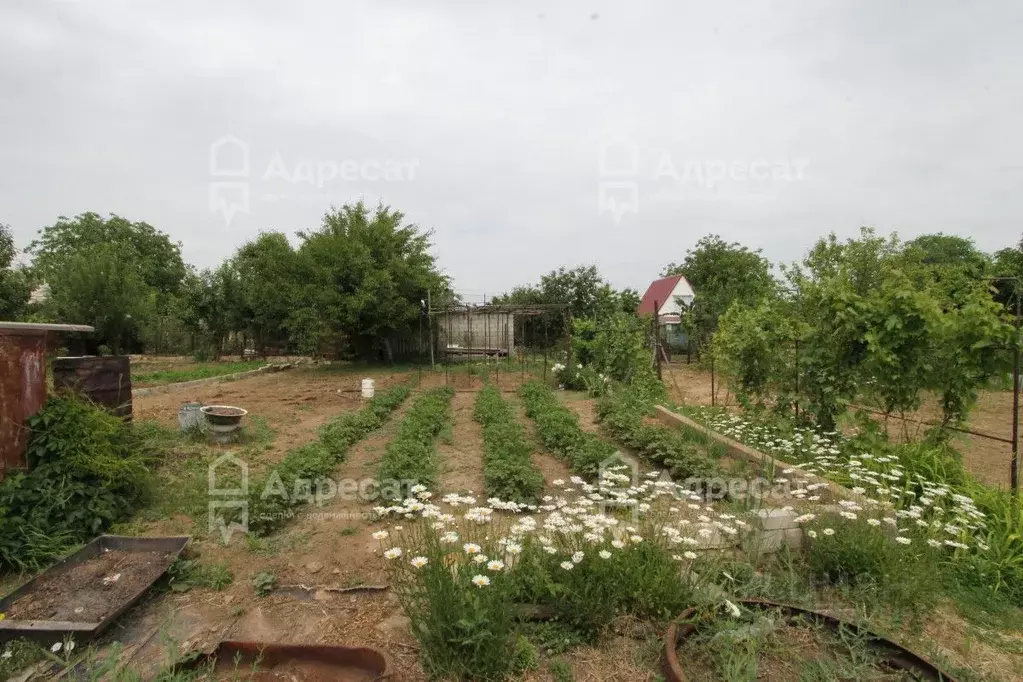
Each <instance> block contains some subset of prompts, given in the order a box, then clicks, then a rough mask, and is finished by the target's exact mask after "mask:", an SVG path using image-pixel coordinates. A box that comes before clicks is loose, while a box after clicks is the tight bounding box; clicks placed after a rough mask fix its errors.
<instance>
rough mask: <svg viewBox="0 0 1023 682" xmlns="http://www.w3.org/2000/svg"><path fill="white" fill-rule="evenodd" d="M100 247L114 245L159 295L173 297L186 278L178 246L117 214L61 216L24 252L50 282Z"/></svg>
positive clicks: (150, 226) (40, 231) (148, 228)
mask: <svg viewBox="0 0 1023 682" xmlns="http://www.w3.org/2000/svg"><path fill="white" fill-rule="evenodd" d="M101 244H116V245H117V247H118V248H119V250H120V253H122V254H124V256H125V257H126V258H127V259H128V263H127V264H128V265H130V266H131V267H132V268H133V269H134V270H135V271H136V273H138V276H139V278H140V279H141V280H142V282H143V283H144V284H145V285H146V286H149V287H152V288H153V289H154V290H156V291H157V292H158V293H160V294H174V293H177V292H178V290H179V289H180V287H181V283H182V281H183V280H184V277H185V264H184V262H183V261H182V260H181V244H180V243H175V242H172V241H171V240H170V237H168V236H167V235H166V234H164V233H163V232H160V231H159V230H157V229H156V228H155V227H153V226H152V225H150V224H148V223H145V222H132V221H130V220H128V219H126V218H122V217H121V216H118V215H111V216H110V217H109V218H107V219H105V220H104V219H103V218H102V217H101V216H99V215H98V214H96V213H82V214H81V215H78V216H75V217H74V218H67V217H65V216H60V217H59V218H57V222H55V223H54V224H53V225H49V226H47V227H44V228H42V229H41V230H39V236H38V237H37V238H36V239H35V240H33V241H32V243H30V244H29V245H28V249H27V251H28V252H29V253H31V254H32V255H33V256H34V259H33V263H32V265H33V267H34V268H35V269H36V270H37V271H38V273H39V276H40V277H41V278H42V279H43V280H45V281H47V282H51V280H52V279H53V278H54V277H55V276H57V275H58V274H59V273H60V271H61V270H63V269H64V268H65V267H66V265H67V263H68V262H69V261H70V260H71V259H73V258H75V257H76V256H77V255H78V254H79V253H81V252H83V251H84V250H86V249H88V248H89V247H93V246H97V245H101Z"/></svg>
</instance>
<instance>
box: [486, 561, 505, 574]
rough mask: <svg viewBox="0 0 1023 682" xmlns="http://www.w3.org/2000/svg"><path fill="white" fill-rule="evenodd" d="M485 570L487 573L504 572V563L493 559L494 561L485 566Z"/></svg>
mask: <svg viewBox="0 0 1023 682" xmlns="http://www.w3.org/2000/svg"><path fill="white" fill-rule="evenodd" d="M487 570H488V571H493V572H494V573H497V572H498V571H503V570H504V562H503V561H499V560H497V559H495V560H494V561H491V562H489V563H488V564H487Z"/></svg>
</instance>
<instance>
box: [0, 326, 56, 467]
mask: <svg viewBox="0 0 1023 682" xmlns="http://www.w3.org/2000/svg"><path fill="white" fill-rule="evenodd" d="M45 353H46V332H45V331H41V330H28V329H19V330H2V331H0V479H3V477H4V471H5V470H6V469H12V468H24V467H25V466H26V462H25V446H26V444H27V443H28V431H27V429H26V427H25V420H26V419H28V418H29V417H30V416H32V415H33V414H35V413H36V412H38V411H39V408H41V407H42V406H43V403H44V402H46V359H45Z"/></svg>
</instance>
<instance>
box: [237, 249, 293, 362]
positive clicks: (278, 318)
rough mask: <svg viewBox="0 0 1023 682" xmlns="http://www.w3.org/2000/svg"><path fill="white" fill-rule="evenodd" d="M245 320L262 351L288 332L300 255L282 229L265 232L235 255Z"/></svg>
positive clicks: (242, 314) (257, 346) (241, 312)
mask: <svg viewBox="0 0 1023 682" xmlns="http://www.w3.org/2000/svg"><path fill="white" fill-rule="evenodd" d="M234 265H235V269H236V270H237V273H238V284H239V287H240V290H241V291H240V293H241V306H242V310H241V311H239V312H240V314H241V317H242V319H243V322H244V324H245V326H246V328H247V329H248V331H249V333H250V334H252V338H253V340H254V341H255V345H256V348H257V349H258V350H259V351H260V352H261V353H262V352H265V347H266V344H267V343H268V342H270V341H271V340H278V341H279V340H281V339H283V338H284V337H285V336H286V335H287V326H288V321H289V318H290V317H291V315H292V312H293V311H294V310H295V308H296V303H297V300H296V295H297V290H298V284H299V283H298V255H297V254H296V253H295V251H294V249H292V248H291V244H290V243H288V238H287V237H286V236H285V235H283V234H281V233H280V232H266V233H263V234H260V235H259V236H258V237H256V239H254V240H252V241H250V242H247V243H246V244H244V245H243V246H242V247H241V248H239V249H238V252H237V253H236V254H235V256H234Z"/></svg>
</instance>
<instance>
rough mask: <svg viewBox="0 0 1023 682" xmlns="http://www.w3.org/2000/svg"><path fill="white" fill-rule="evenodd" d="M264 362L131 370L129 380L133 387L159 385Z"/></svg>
mask: <svg viewBox="0 0 1023 682" xmlns="http://www.w3.org/2000/svg"><path fill="white" fill-rule="evenodd" d="M265 364H266V362H264V361H263V360H246V361H242V362H203V363H199V364H196V365H192V366H190V367H187V368H184V369H165V370H159V371H156V372H139V373H135V372H132V377H131V382H132V385H133V386H135V387H139V386H160V385H162V384H176V383H179V382H182V381H194V380H196V379H209V378H211V377H219V376H224V375H226V374H237V373H238V372H248V371H250V370H253V369H259V368H260V367H262V366H263V365H265Z"/></svg>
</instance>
